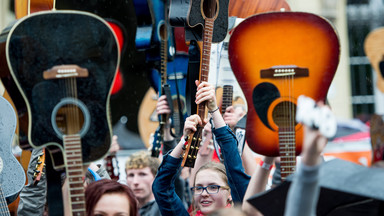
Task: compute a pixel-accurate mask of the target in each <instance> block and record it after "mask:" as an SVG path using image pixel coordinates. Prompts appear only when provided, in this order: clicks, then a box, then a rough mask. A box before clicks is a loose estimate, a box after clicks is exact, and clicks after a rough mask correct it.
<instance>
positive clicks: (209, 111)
mask: <svg viewBox="0 0 384 216" xmlns="http://www.w3.org/2000/svg"><path fill="white" fill-rule="evenodd" d="M217 110H219V107H217V108H216V109H214V110H212V111H211V110H208V113H211V114H212V113H214V112H216V111H217Z"/></svg>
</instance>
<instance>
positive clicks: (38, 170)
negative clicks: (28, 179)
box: [32, 148, 45, 185]
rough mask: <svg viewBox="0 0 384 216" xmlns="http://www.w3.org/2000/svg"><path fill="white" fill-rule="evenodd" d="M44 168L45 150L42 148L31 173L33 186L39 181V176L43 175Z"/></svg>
mask: <svg viewBox="0 0 384 216" xmlns="http://www.w3.org/2000/svg"><path fill="white" fill-rule="evenodd" d="M44 168H45V148H43V150H42V152H41V154H40V155H39V156H38V158H37V162H36V167H35V170H34V171H33V177H32V178H33V184H34V185H37V184H38V183H39V181H40V179H41V176H42V175H44Z"/></svg>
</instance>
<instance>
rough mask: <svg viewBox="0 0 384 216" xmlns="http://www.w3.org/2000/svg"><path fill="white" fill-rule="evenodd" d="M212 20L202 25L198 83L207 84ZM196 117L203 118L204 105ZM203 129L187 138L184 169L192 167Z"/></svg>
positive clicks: (198, 127)
mask: <svg viewBox="0 0 384 216" xmlns="http://www.w3.org/2000/svg"><path fill="white" fill-rule="evenodd" d="M214 21H215V20H214V19H213V18H206V19H205V25H204V34H203V49H202V55H201V60H200V76H199V80H200V82H204V81H205V82H208V74H209V63H210V57H211V44H212V35H213V25H214ZM197 115H199V116H200V118H201V119H204V118H205V103H201V104H199V105H198V106H197ZM202 131H203V127H201V126H200V125H198V126H197V131H196V132H195V133H194V134H193V136H192V137H190V138H189V140H188V143H189V145H187V147H186V150H185V154H184V156H183V162H182V163H181V166H183V167H184V166H186V167H194V165H195V160H196V157H197V152H198V151H199V146H200V142H201V135H202Z"/></svg>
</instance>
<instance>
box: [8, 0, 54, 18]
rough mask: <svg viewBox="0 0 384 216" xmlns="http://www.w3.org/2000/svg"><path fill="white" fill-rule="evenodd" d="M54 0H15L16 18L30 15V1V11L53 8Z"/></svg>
mask: <svg viewBox="0 0 384 216" xmlns="http://www.w3.org/2000/svg"><path fill="white" fill-rule="evenodd" d="M53 1H54V0H15V15H16V19H20V18H22V17H24V16H27V15H28V6H29V5H28V3H29V2H30V8H29V10H30V13H35V12H38V11H43V10H51V9H52V8H53Z"/></svg>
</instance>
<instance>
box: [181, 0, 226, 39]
mask: <svg viewBox="0 0 384 216" xmlns="http://www.w3.org/2000/svg"><path fill="white" fill-rule="evenodd" d="M207 2H209V0H196V1H195V0H193V1H192V0H191V1H190V8H189V11H188V16H187V22H188V25H189V26H190V27H196V26H197V25H202V26H204V23H205V17H204V12H203V13H202V8H206V6H205V3H207ZM228 5H229V0H217V8H216V10H218V13H217V14H216V17H214V19H215V22H214V26H213V29H214V31H213V35H212V42H213V43H218V42H220V41H222V40H224V38H225V37H226V35H227V31H228ZM205 13H207V12H205Z"/></svg>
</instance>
